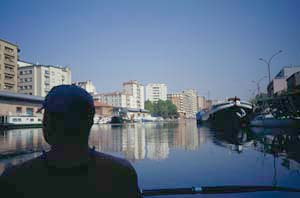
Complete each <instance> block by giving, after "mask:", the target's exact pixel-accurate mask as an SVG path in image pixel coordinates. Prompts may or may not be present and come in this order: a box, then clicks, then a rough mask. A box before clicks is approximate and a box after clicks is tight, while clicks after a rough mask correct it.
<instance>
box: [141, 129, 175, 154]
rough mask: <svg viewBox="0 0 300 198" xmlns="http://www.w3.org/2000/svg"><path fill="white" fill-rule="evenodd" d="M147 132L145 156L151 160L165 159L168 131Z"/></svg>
mask: <svg viewBox="0 0 300 198" xmlns="http://www.w3.org/2000/svg"><path fill="white" fill-rule="evenodd" d="M146 132H147V137H146V141H147V158H149V159H152V160H159V159H166V158H167V157H168V155H169V152H170V151H169V140H168V131H166V130H153V129H151V128H149V130H147V131H146Z"/></svg>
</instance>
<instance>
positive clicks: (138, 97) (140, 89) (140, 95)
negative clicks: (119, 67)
mask: <svg viewBox="0 0 300 198" xmlns="http://www.w3.org/2000/svg"><path fill="white" fill-rule="evenodd" d="M123 92H124V93H125V94H127V95H131V96H133V101H134V103H133V104H132V106H131V108H138V109H144V102H145V100H144V86H143V85H142V84H140V83H139V82H138V81H136V80H130V81H128V82H124V83H123Z"/></svg>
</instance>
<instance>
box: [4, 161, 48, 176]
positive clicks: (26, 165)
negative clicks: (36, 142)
mask: <svg viewBox="0 0 300 198" xmlns="http://www.w3.org/2000/svg"><path fill="white" fill-rule="evenodd" d="M42 168H43V160H42V156H39V157H36V158H33V159H31V160H28V161H26V162H23V163H21V164H18V165H14V166H8V167H6V168H5V170H4V172H3V174H2V175H1V176H14V175H18V176H21V175H26V174H32V172H31V170H34V172H37V171H38V170H40V169H42Z"/></svg>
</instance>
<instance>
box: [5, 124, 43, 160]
mask: <svg viewBox="0 0 300 198" xmlns="http://www.w3.org/2000/svg"><path fill="white" fill-rule="evenodd" d="M5 133H6V134H5V135H4V136H2V137H1V138H0V153H3V154H4V153H16V152H20V151H24V150H32V149H34V150H42V149H46V148H48V147H49V145H48V144H47V143H46V142H45V141H44V137H43V134H42V130H41V129H15V130H10V131H7V132H5Z"/></svg>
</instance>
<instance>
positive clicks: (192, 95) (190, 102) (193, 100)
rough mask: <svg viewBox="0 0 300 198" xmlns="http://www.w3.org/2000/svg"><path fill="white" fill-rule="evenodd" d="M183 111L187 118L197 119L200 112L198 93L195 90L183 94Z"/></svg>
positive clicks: (188, 90) (185, 91)
mask: <svg viewBox="0 0 300 198" xmlns="http://www.w3.org/2000/svg"><path fill="white" fill-rule="evenodd" d="M182 95H183V109H184V111H185V113H186V118H195V117H196V113H197V111H198V107H197V95H198V93H197V91H196V90H195V89H187V90H184V91H183V92H182Z"/></svg>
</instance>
